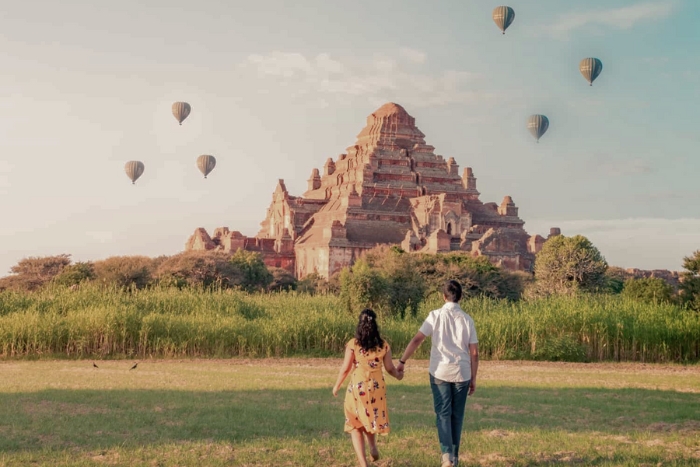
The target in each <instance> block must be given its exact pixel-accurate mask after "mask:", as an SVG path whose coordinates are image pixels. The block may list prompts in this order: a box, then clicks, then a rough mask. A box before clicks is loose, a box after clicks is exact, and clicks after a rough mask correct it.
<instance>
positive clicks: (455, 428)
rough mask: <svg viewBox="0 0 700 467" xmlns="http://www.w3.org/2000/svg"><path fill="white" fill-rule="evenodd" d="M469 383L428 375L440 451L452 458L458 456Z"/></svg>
mask: <svg viewBox="0 0 700 467" xmlns="http://www.w3.org/2000/svg"><path fill="white" fill-rule="evenodd" d="M469 383H470V381H463V382H459V383H450V382H447V381H442V380H440V379H437V378H436V377H434V376H433V375H430V389H432V391H433V406H434V407H435V415H436V417H437V420H436V425H437V430H438V439H439V440H440V451H442V453H443V454H445V453H449V454H451V455H452V458H453V459H456V458H458V457H459V441H460V439H461V437H462V423H463V422H464V407H465V405H466V404H467V393H468V392H469Z"/></svg>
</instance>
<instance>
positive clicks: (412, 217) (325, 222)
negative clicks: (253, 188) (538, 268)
mask: <svg viewBox="0 0 700 467" xmlns="http://www.w3.org/2000/svg"><path fill="white" fill-rule="evenodd" d="M346 151H347V152H346V153H344V154H341V155H340V156H338V157H337V158H336V159H335V160H333V159H332V158H328V159H327V160H326V162H325V164H324V165H323V170H322V171H320V170H319V169H313V170H312V171H311V175H310V177H309V180H308V188H307V190H306V192H305V193H304V194H303V195H302V196H292V195H290V194H289V192H288V191H287V188H286V187H285V184H284V180H282V179H280V180H279V182H278V183H277V187H276V189H275V191H274V193H273V194H272V203H271V204H270V207H269V208H268V210H267V216H266V217H265V220H264V221H263V222H262V223H261V229H260V231H259V232H258V233H257V235H255V236H254V237H247V236H244V235H242V234H241V233H240V232H238V231H232V230H229V229H228V228H227V227H220V228H217V229H216V230H214V234H213V236H210V235H209V234H208V233H207V232H206V230H205V229H203V228H199V229H197V230H196V231H195V233H194V234H193V235H192V236H191V237H190V238H189V239H188V241H187V244H186V247H185V249H186V250H221V251H225V252H235V251H236V250H237V249H239V248H242V249H245V250H250V251H257V252H260V253H261V254H262V256H263V258H264V261H265V264H267V265H268V266H270V267H281V268H285V269H287V270H289V271H293V272H294V273H295V275H296V276H297V277H298V278H303V277H304V276H306V275H308V274H311V273H313V272H317V273H319V274H320V275H322V276H324V277H330V276H331V275H333V274H335V273H336V272H338V271H340V270H341V269H342V268H344V267H346V266H349V265H352V264H353V262H354V261H355V260H356V259H357V258H359V257H360V256H361V255H362V254H363V252H365V251H366V250H369V249H371V248H374V247H376V246H377V245H400V246H401V247H402V248H403V249H404V250H406V251H417V252H424V253H437V252H449V251H463V252H465V253H469V254H471V255H474V256H485V257H487V258H488V259H489V260H490V261H491V262H493V263H494V264H497V265H499V266H502V267H504V268H507V269H510V270H520V271H532V269H533V266H534V260H535V253H537V252H538V251H539V250H540V249H541V248H542V245H543V243H544V242H545V238H543V237H542V236H540V235H534V236H530V235H528V234H527V232H526V231H525V229H524V228H523V225H524V224H525V222H524V221H523V220H522V219H520V217H518V208H517V206H516V205H515V203H514V202H513V199H512V198H511V197H510V196H505V197H504V198H503V201H502V202H501V204H497V203H493V202H490V203H483V202H482V201H480V200H479V191H478V190H477V187H476V177H475V176H474V172H473V171H472V169H471V167H466V168H465V169H464V170H463V172H462V175H461V176H460V174H459V166H458V165H457V162H456V161H455V160H454V158H452V157H450V158H449V159H447V160H445V159H444V158H443V157H442V156H440V155H436V154H435V148H434V147H433V146H430V145H428V144H426V142H425V135H424V134H423V133H422V132H421V131H420V130H419V129H418V128H417V127H416V124H415V119H414V118H413V117H411V116H410V115H409V114H408V113H407V112H406V110H405V109H404V108H403V107H401V106H400V105H398V104H394V103H388V104H385V105H383V106H382V107H380V108H379V109H377V111H375V112H374V113H372V114H371V115H370V116H369V117H367V125H366V126H365V127H364V129H363V130H362V131H361V132H360V134H359V135H357V142H356V143H355V144H354V145H352V146H350V147H349V148H347V150H346ZM557 234H559V230H558V229H556V228H553V229H551V231H550V236H551V235H557Z"/></svg>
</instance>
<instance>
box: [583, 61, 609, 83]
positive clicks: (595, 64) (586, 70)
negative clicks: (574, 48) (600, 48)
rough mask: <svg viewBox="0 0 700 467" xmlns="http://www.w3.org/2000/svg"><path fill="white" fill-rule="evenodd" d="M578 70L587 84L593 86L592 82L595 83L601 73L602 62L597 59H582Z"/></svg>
mask: <svg viewBox="0 0 700 467" xmlns="http://www.w3.org/2000/svg"><path fill="white" fill-rule="evenodd" d="M578 69H579V71H581V74H582V75H583V77H584V78H586V81H588V84H590V85H591V86H593V81H595V79H596V78H597V77H598V75H600V72H601V71H603V62H601V61H600V60H598V59H597V58H584V59H583V60H581V63H579V65H578Z"/></svg>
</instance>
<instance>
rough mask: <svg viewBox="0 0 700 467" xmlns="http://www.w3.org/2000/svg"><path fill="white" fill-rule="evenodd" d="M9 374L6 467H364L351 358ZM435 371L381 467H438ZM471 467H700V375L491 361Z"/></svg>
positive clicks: (2, 448) (472, 438)
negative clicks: (343, 367) (348, 427)
mask: <svg viewBox="0 0 700 467" xmlns="http://www.w3.org/2000/svg"><path fill="white" fill-rule="evenodd" d="M132 363H133V362H130V361H124V360H106V361H97V365H98V366H99V369H94V368H93V367H92V362H91V361H85V360H59V361H56V360H53V361H51V360H46V361H11V362H2V363H0V374H2V378H0V466H3V467H9V466H26V465H32V466H39V465H44V466H54V465H64V466H65V465H77V466H103V465H114V466H190V465H191V466H200V465H211V466H224V465H226V466H229V465H236V466H254V465H255V466H272V465H275V466H277V465H279V466H315V465H332V466H352V465H355V459H354V454H353V451H352V448H351V445H350V441H349V439H348V437H347V435H345V434H344V433H343V432H342V426H343V418H342V417H343V415H342V398H340V397H339V398H337V399H336V398H333V397H332V394H331V386H332V384H333V382H334V380H335V377H336V375H337V368H338V365H340V360H339V359H228V360H196V359H186V360H172V359H169V360H144V361H142V362H140V363H139V366H138V368H137V369H136V370H133V371H130V370H129V368H130V367H131V365H132ZM426 372H427V369H426V362H425V361H418V360H412V361H410V362H409V365H408V369H407V374H406V378H405V379H404V380H403V381H400V382H398V381H396V380H394V379H392V378H390V377H387V379H388V398H389V410H390V420H391V423H392V433H391V434H390V435H389V436H388V437H382V438H380V441H379V447H380V450H381V454H382V458H381V459H380V461H379V462H377V463H376V465H378V466H431V465H438V463H437V459H438V454H437V451H438V444H437V435H436V432H435V429H434V417H433V413H432V401H431V396H430V390H429V387H428V384H427V374H426ZM464 430H465V434H464V438H463V448H462V451H463V455H462V458H463V463H462V465H465V466H467V465H474V466H475V465H494V466H496V465H509V466H526V465H528V466H534V465H595V466H617V465H625V466H638V465H645V466H657V465H670V466H691V465H692V466H695V465H698V463H700V368H698V367H697V366H680V365H648V364H619V363H606V364H573V363H539V362H482V365H481V369H480V380H479V385H478V389H477V393H476V394H475V396H474V397H472V398H470V399H469V401H468V402H467V415H466V422H465V428H464Z"/></svg>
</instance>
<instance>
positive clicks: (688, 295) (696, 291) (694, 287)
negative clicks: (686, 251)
mask: <svg viewBox="0 0 700 467" xmlns="http://www.w3.org/2000/svg"><path fill="white" fill-rule="evenodd" d="M683 269H685V271H684V272H683V273H682V274H681V283H680V298H681V302H682V303H683V305H685V306H687V307H688V308H690V309H692V310H695V311H700V250H697V251H696V252H694V253H693V254H692V255H691V256H686V257H685V258H683Z"/></svg>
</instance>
